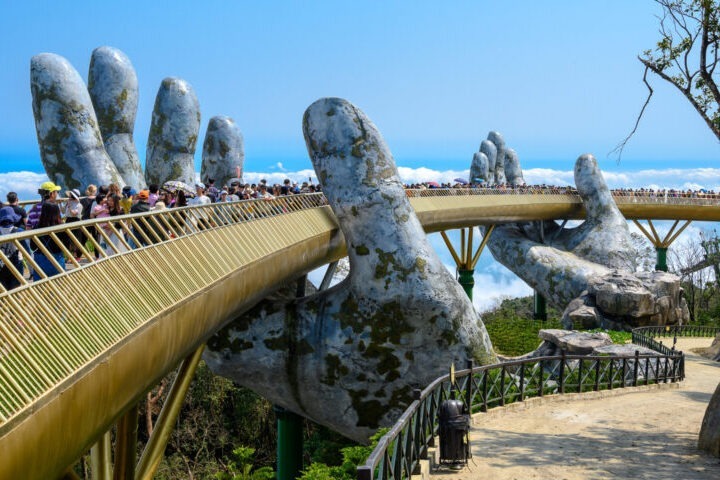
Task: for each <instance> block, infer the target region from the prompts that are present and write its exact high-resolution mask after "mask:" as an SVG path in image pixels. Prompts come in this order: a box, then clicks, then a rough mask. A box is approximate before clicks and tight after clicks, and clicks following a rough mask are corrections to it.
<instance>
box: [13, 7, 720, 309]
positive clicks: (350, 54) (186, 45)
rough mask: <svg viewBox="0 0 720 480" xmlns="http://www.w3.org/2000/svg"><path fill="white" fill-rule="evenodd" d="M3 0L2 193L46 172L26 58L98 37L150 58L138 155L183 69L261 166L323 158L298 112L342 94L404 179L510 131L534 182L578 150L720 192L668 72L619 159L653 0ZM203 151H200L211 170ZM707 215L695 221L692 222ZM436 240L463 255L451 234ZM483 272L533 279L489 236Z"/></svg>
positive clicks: (701, 129)
mask: <svg viewBox="0 0 720 480" xmlns="http://www.w3.org/2000/svg"><path fill="white" fill-rule="evenodd" d="M0 5H2V15H0V45H1V47H0V65H2V67H3V68H2V69H0V105H2V115H0V196H2V197H4V195H5V193H6V192H7V191H9V190H15V191H17V192H18V193H19V194H20V196H21V198H34V197H35V194H34V192H35V191H36V189H37V186H38V185H39V184H40V183H41V182H42V181H44V180H45V177H44V174H42V173H41V172H42V166H41V164H40V161H39V154H38V148H37V144H36V137H35V126H34V121H33V117H32V109H31V97H30V85H29V77H30V73H29V65H30V58H31V57H32V56H33V55H36V54H38V53H41V52H53V53H57V54H59V55H62V56H64V57H66V58H67V59H68V60H69V61H70V62H71V63H72V64H73V65H74V66H75V68H76V69H77V70H78V71H79V72H80V74H81V76H83V77H84V78H87V70H88V64H89V60H90V54H91V52H92V50H93V49H94V48H96V47H99V46H102V45H109V46H113V47H116V48H119V49H121V50H123V51H124V52H125V53H126V54H127V55H128V57H129V58H130V59H131V61H132V62H133V64H134V66H135V69H136V71H137V74H138V78H139V82H140V103H139V108H138V117H137V122H136V127H135V141H136V144H137V146H138V151H139V153H140V157H141V159H144V157H145V143H146V141H147V132H148V128H149V124H150V118H151V113H152V107H153V104H154V100H155V94H156V92H157V89H158V87H159V85H160V82H161V81H162V79H163V78H165V77H168V76H176V77H182V78H184V79H185V80H187V81H188V82H190V83H191V84H192V85H193V87H194V88H195V90H196V93H197V96H198V98H199V101H200V106H201V110H202V115H203V121H202V128H201V131H200V138H201V139H202V138H204V135H205V127H206V125H207V121H208V120H209V119H210V118H211V117H212V116H215V115H228V116H231V117H233V118H234V119H235V121H236V122H237V123H238V125H239V126H240V128H241V130H242V132H243V135H244V138H245V152H246V159H245V172H246V175H245V178H246V180H248V181H257V180H258V179H259V178H260V177H266V178H269V179H270V180H271V181H279V180H280V179H282V178H284V177H285V176H288V177H291V178H293V179H296V180H302V179H304V178H305V177H307V176H311V175H313V172H312V170H311V165H310V161H309V159H308V156H307V152H306V149H305V144H304V141H303V138H302V129H301V119H302V115H303V112H304V111H305V109H306V108H307V107H308V106H309V105H310V104H311V103H312V102H314V101H315V100H317V99H318V98H321V97H326V96H339V97H343V98H346V99H348V100H350V101H351V102H353V103H355V105H357V106H358V107H360V108H361V109H362V110H364V111H365V112H366V113H367V115H368V116H369V117H370V118H371V119H372V120H373V121H374V122H375V124H376V125H377V126H378V128H379V129H380V131H381V132H382V133H383V135H384V137H385V139H386V141H387V143H388V145H389V146H390V149H391V150H392V152H393V154H394V156H395V160H396V163H397V164H398V165H399V166H400V167H401V168H400V175H401V177H402V178H403V179H404V180H405V181H427V180H444V181H449V180H452V179H453V178H456V177H458V176H463V175H466V170H467V169H468V168H469V165H470V161H471V159H472V154H473V153H474V152H475V151H476V150H477V149H478V146H479V144H480V142H481V141H482V140H483V139H484V138H485V137H486V136H487V133H488V131H490V130H497V131H500V132H502V133H503V134H504V136H505V139H506V140H507V142H508V144H509V145H510V146H511V147H513V148H515V149H516V150H517V152H518V154H519V157H520V159H521V163H522V165H523V169H524V172H525V178H526V180H527V181H528V182H529V183H552V184H572V183H573V179H572V169H573V164H574V161H575V159H576V158H577V157H578V156H579V155H580V154H582V153H586V152H590V153H593V154H595V155H596V157H597V158H598V160H599V161H600V165H601V167H602V169H603V170H604V172H605V177H606V179H607V181H608V183H609V184H610V186H611V187H641V186H642V187H650V186H655V187H661V186H666V187H674V188H700V187H705V188H712V189H715V190H716V191H720V164H718V153H720V145H718V142H717V140H716V139H715V137H714V136H713V135H712V134H711V133H710V131H709V130H708V129H707V127H706V126H705V125H704V124H703V123H702V121H701V120H700V118H699V116H698V115H697V113H695V112H694V111H693V110H692V108H691V107H690V105H689V104H688V102H687V101H686V100H685V99H684V98H683V97H682V96H681V95H680V94H679V93H678V92H677V91H675V90H674V89H672V87H670V86H667V85H665V84H664V83H662V82H661V81H660V80H657V79H652V80H651V81H652V84H653V86H654V88H655V95H654V98H653V101H652V103H651V105H650V107H649V108H648V110H647V112H646V115H645V118H644V119H643V122H642V123H641V125H640V128H639V130H638V132H637V134H636V135H635V137H634V139H633V140H632V141H631V142H630V144H629V145H628V147H627V149H626V151H625V154H624V157H623V159H622V162H621V163H620V164H618V163H617V161H616V158H615V157H608V156H607V154H608V152H609V151H610V150H612V149H613V148H614V146H615V145H616V144H617V143H618V142H619V141H620V140H621V139H622V138H624V137H625V135H626V134H627V133H628V132H629V130H630V129H631V127H632V125H633V123H634V121H635V117H636V115H637V113H638V111H639V109H640V107H641V106H642V103H643V101H644V99H645V95H646V90H645V86H644V85H643V84H642V74H643V68H642V66H641V64H640V63H639V62H638V60H637V59H636V56H637V55H638V54H640V53H641V52H642V51H644V50H646V49H650V48H652V47H653V46H654V44H655V42H656V40H657V38H658V34H657V19H656V17H655V16H656V15H657V14H658V13H659V10H658V7H657V5H656V4H655V2H653V1H651V0H607V1H598V0H595V1H593V0H586V1H577V0H573V1H571V0H551V1H548V2H537V1H528V0H516V1H512V2H501V1H497V0H496V1H488V0H475V1H453V2H438V1H424V0H416V1H404V2H400V1H385V2H381V1H363V2H360V1H337V0H336V1H302V2H301V1H275V0H267V1H263V2H258V1H252V2H251V1H229V0H227V1H219V0H206V1H204V2H197V1H196V2H190V1H185V0H175V1H172V2H170V1H155V2H153V1H143V2H139V1H136V0H125V1H123V2H105V1H102V2H101V1H88V0H75V1H72V2H69V1H57V0H56V1H32V0H29V1H25V2H16V1H10V0H0ZM199 162H200V153H199V152H198V154H197V155H196V164H197V168H198V169H199ZM20 170H30V171H31V172H37V173H30V172H19V171H20ZM706 227H707V225H703V224H693V226H692V227H691V228H689V229H688V230H686V233H685V234H684V235H683V237H685V238H690V237H691V236H697V234H698V232H699V230H700V229H702V228H706ZM663 228H665V227H663ZM453 235H455V234H453ZM430 240H431V243H432V244H433V245H434V246H435V247H436V250H437V251H438V253H439V254H440V256H441V258H442V259H443V261H444V262H445V263H446V264H447V265H448V268H450V269H452V266H451V264H452V259H451V258H450V256H449V254H448V253H447V251H446V249H445V247H444V245H442V242H441V241H440V240H439V237H437V235H434V236H431V238H430ZM475 279H476V285H477V286H478V288H481V289H482V295H481V294H480V292H479V291H478V290H476V295H475V304H476V305H477V306H478V308H481V309H486V308H488V307H490V306H492V305H493V304H494V303H495V302H497V301H498V298H501V297H503V296H518V295H526V294H529V293H530V289H529V288H528V287H527V286H526V285H525V284H524V283H523V282H522V281H521V280H519V279H518V278H517V277H515V276H514V275H513V274H512V273H510V272H509V271H507V270H506V269H504V267H502V266H501V265H500V264H498V263H496V262H494V261H493V260H492V257H491V256H490V255H489V254H488V253H485V254H483V256H482V257H481V261H480V264H479V266H478V269H477V270H476V274H475Z"/></svg>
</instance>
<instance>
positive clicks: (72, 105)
mask: <svg viewBox="0 0 720 480" xmlns="http://www.w3.org/2000/svg"><path fill="white" fill-rule="evenodd" d="M30 89H31V91H32V106H33V114H34V116H35V128H36V130H37V137H38V144H39V146H40V158H41V160H42V162H43V166H44V167H45V172H46V173H47V175H48V177H50V180H52V181H53V182H55V183H56V184H58V185H61V186H62V187H63V188H66V189H71V188H78V189H82V190H84V189H85V187H87V185H88V184H90V183H103V184H109V183H113V182H114V183H118V184H120V185H121V186H122V185H124V183H123V180H122V177H121V176H120V174H119V173H118V170H117V168H116V167H115V164H114V163H113V162H112V161H111V160H110V157H109V156H108V154H107V153H106V152H105V148H104V146H103V141H102V136H101V135H100V131H99V129H98V121H97V118H96V116H95V110H94V108H93V104H92V101H91V100H90V95H89V94H88V90H87V88H85V83H84V82H83V80H82V78H81V77H80V75H79V74H78V72H77V71H76V70H75V69H74V68H73V67H72V65H70V62H68V61H67V60H66V59H64V58H63V57H61V56H59V55H55V54H52V53H41V54H39V55H35V56H34V57H32V60H31V61H30Z"/></svg>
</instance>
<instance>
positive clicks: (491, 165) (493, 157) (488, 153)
mask: <svg viewBox="0 0 720 480" xmlns="http://www.w3.org/2000/svg"><path fill="white" fill-rule="evenodd" d="M480 153H482V154H483V155H485V157H487V164H488V173H487V176H486V177H483V179H484V180H485V181H486V182H487V183H488V184H489V185H494V184H495V183H497V182H496V181H495V165H496V164H497V160H498V156H497V155H498V152H497V147H496V146H495V144H494V143H493V142H491V141H490V140H483V141H482V142H480Z"/></svg>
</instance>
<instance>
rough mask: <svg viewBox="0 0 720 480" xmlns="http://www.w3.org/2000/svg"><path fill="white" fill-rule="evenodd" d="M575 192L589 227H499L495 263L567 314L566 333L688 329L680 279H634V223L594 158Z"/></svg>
mask: <svg viewBox="0 0 720 480" xmlns="http://www.w3.org/2000/svg"><path fill="white" fill-rule="evenodd" d="M498 150H499V148H498ZM518 170H519V169H518ZM507 181H508V182H509V183H513V182H516V181H517V178H516V177H514V176H508V177H507ZM575 184H576V187H577V191H578V193H579V195H580V197H581V199H582V201H583V204H584V206H585V210H586V212H587V217H586V219H585V221H584V222H583V223H582V224H581V225H579V226H578V227H575V228H560V226H558V225H557V224H556V223H554V222H533V223H516V224H508V225H498V226H497V227H496V228H495V230H494V232H493V233H492V236H491V238H490V240H489V242H488V247H489V248H490V251H491V252H492V254H493V257H495V259H496V260H498V261H499V262H500V263H502V264H503V265H505V266H506V267H507V268H509V269H510V270H511V271H513V272H514V273H515V274H516V275H518V276H519V277H520V278H522V279H523V280H524V281H525V282H526V283H527V284H528V285H530V286H531V287H532V288H534V289H535V290H536V291H537V292H539V293H541V294H542V295H543V296H545V298H546V299H547V300H548V301H549V302H551V303H552V304H553V305H555V306H557V307H558V308H561V309H565V312H564V314H563V324H564V326H565V327H566V328H573V327H580V326H582V327H594V326H596V327H603V328H620V329H629V328H633V327H636V326H642V325H664V324H676V323H681V322H683V321H686V320H687V319H688V318H689V312H688V310H687V305H686V303H685V300H684V298H682V289H681V287H680V279H679V278H678V277H677V276H675V275H671V274H668V273H664V272H633V271H632V265H633V262H632V257H633V256H635V255H636V252H635V249H634V247H633V245H632V242H631V240H630V232H629V229H628V226H627V221H626V220H625V218H624V217H623V216H622V214H621V213H620V210H619V209H618V208H617V205H615V201H614V200H613V198H612V195H611V193H610V191H609V189H608V187H607V184H606V183H605V180H604V178H603V176H602V172H601V171H600V169H599V168H598V165H597V162H596V161H595V158H594V157H593V156H592V155H582V156H580V157H579V158H578V159H577V162H576V163H575Z"/></svg>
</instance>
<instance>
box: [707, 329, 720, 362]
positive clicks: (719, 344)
mask: <svg viewBox="0 0 720 480" xmlns="http://www.w3.org/2000/svg"><path fill="white" fill-rule="evenodd" d="M705 357H707V358H710V359H712V360H715V361H716V362H720V333H718V335H717V336H716V337H715V340H713V342H712V345H710V346H709V347H708V348H707V350H706V351H705Z"/></svg>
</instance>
